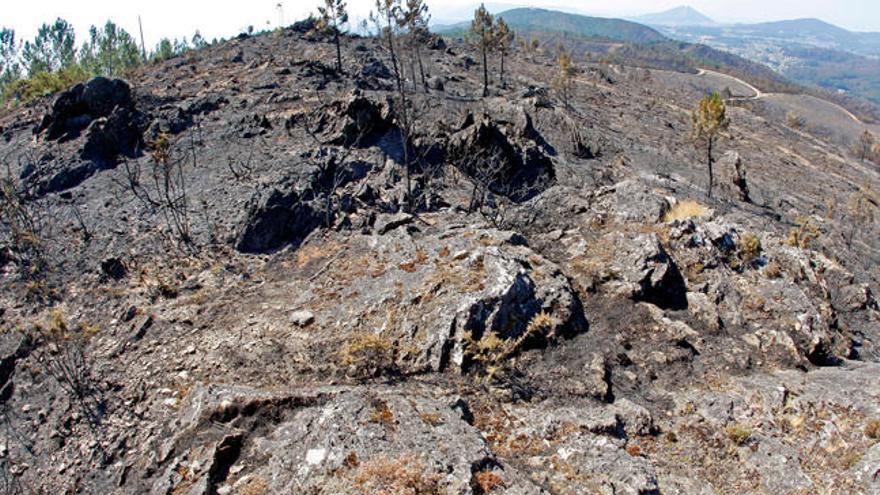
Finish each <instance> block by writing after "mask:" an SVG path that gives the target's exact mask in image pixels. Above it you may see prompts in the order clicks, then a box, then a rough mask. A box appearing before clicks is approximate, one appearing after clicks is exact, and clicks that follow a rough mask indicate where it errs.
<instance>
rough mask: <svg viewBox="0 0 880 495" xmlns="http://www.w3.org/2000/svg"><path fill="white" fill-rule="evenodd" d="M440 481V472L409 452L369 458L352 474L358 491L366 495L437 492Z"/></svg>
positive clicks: (409, 494)
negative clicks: (434, 471)
mask: <svg viewBox="0 0 880 495" xmlns="http://www.w3.org/2000/svg"><path fill="white" fill-rule="evenodd" d="M440 480H441V477H440V475H438V474H436V473H432V472H430V471H429V470H428V468H427V466H425V463H424V461H422V459H420V458H419V457H416V456H415V455H412V454H410V455H401V456H399V457H384V456H383V457H378V458H375V459H371V460H369V461H367V462H365V463H364V464H363V465H361V466H360V468H359V469H358V471H357V473H355V475H354V484H355V486H356V487H357V488H358V489H359V490H360V493H364V494H370V495H372V494H376V495H378V494H383V495H440V494H441V493H442V488H441V486H440Z"/></svg>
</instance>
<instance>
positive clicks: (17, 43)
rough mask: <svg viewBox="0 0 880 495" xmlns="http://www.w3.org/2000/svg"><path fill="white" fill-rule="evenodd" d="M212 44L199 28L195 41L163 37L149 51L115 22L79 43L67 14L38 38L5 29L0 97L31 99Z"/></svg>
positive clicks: (0, 43)
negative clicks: (30, 38) (28, 38)
mask: <svg viewBox="0 0 880 495" xmlns="http://www.w3.org/2000/svg"><path fill="white" fill-rule="evenodd" d="M206 46H208V43H207V41H206V40H205V39H204V38H203V37H202V35H201V34H199V33H198V32H196V33H195V34H194V35H193V37H192V40H190V41H187V39H186V38H185V37H184V38H183V39H181V40H177V39H175V40H173V41H172V40H169V39H162V40H161V41H160V42H159V44H158V45H157V46H156V47H155V49H154V50H152V51H151V52H150V53H149V54H148V53H146V51H145V50H143V49H142V48H141V47H139V46H138V43H137V42H136V41H135V39H134V38H133V37H132V35H131V34H129V33H128V32H127V31H125V30H124V29H122V28H121V27H119V26H118V25H117V24H115V23H114V22H112V21H107V22H106V23H105V24H104V25H103V26H102V27H100V28H99V27H97V26H92V27H91V28H90V29H89V38H88V39H87V40H85V41H83V43H82V44H80V45H77V40H76V34H75V32H74V29H73V26H71V25H70V23H68V22H67V21H65V20H64V19H60V18H59V19H57V20H56V21H55V22H54V23H52V24H43V25H42V26H40V28H39V30H38V32H37V34H36V36H35V37H34V39H33V40H26V41H22V40H20V39H18V38H17V37H16V34H15V31H14V30H13V29H10V28H2V29H0V102H2V104H3V105H6V106H8V105H10V104H17V103H26V102H29V101H31V100H33V99H34V98H38V97H41V96H45V95H49V94H52V93H56V92H58V91H61V90H63V89H66V88H68V87H70V86H71V85H73V84H75V83H78V82H81V81H85V80H86V79H89V78H90V77H94V76H107V77H115V76H124V75H126V74H128V73H129V71H131V70H133V69H135V68H136V67H139V66H141V65H143V64H144V63H147V62H150V61H158V60H165V59H168V58H171V57H175V56H178V55H181V54H183V53H185V52H187V51H189V50H192V49H200V48H204V47H206Z"/></svg>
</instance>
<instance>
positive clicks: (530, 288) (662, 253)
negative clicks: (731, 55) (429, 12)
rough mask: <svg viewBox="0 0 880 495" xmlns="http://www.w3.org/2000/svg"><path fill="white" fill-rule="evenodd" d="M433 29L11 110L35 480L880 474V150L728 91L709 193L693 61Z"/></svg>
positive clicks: (14, 391) (429, 483) (626, 488)
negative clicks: (848, 148)
mask: <svg viewBox="0 0 880 495" xmlns="http://www.w3.org/2000/svg"><path fill="white" fill-rule="evenodd" d="M421 53H422V56H423V57H424V62H425V64H424V65H425V70H426V72H427V73H428V75H427V76H428V77H427V81H426V82H427V83H428V84H427V86H428V90H427V92H426V91H425V90H424V89H423V87H422V85H421V84H419V82H420V81H416V80H413V79H416V78H415V77H413V78H410V80H407V81H405V84H406V92H407V100H408V101H409V105H408V106H407V107H406V111H405V112H404V107H402V106H401V103H400V100H399V98H398V97H397V92H396V91H395V90H394V88H395V83H394V79H393V77H392V73H393V67H392V65H391V63H390V61H389V57H388V54H387V52H386V51H385V50H384V49H383V48H382V46H381V45H380V44H379V43H378V41H377V40H372V39H356V38H345V39H343V50H342V57H343V65H344V67H345V73H344V74H337V73H336V72H335V70H333V68H332V60H333V56H334V47H333V45H332V44H330V43H329V42H327V41H326V40H322V39H315V38H313V37H312V36H310V35H308V33H307V32H306V31H305V30H302V29H297V28H291V29H287V30H283V31H279V32H275V33H272V34H269V35H265V36H259V37H242V38H240V39H236V40H233V41H230V42H227V43H224V44H221V45H218V46H213V47H210V48H208V49H205V50H200V51H197V52H193V53H190V54H188V55H186V56H185V57H179V58H175V59H172V60H168V61H165V62H162V63H160V64H156V65H150V66H147V67H144V68H143V69H141V70H140V71H139V72H137V73H135V74H133V75H132V76H131V77H130V78H129V80H128V82H127V83H121V82H115V81H107V80H95V81H90V82H88V83H86V84H85V85H83V86H82V87H78V88H74V89H72V90H71V91H69V92H66V93H64V94H62V95H59V96H58V97H56V98H53V99H46V100H45V101H41V102H37V103H35V104H33V105H30V106H27V107H24V108H21V109H19V110H17V111H15V112H14V113H12V114H9V115H6V116H4V117H3V118H2V119H0V126H2V129H3V131H2V151H3V153H2V156H3V159H4V165H5V167H4V205H3V208H4V210H3V215H4V217H3V221H4V224H3V228H4V230H3V234H4V238H3V242H4V243H5V244H4V246H3V251H2V262H3V278H2V284H3V285H2V286H3V289H2V300H0V304H2V308H0V317H2V327H3V329H4V332H3V334H2V336H0V350H2V361H0V362H2V366H0V372H2V373H0V383H2V393H0V401H2V407H3V412H4V414H3V421H4V427H3V428H2V429H0V430H2V431H4V432H5V433H4V435H5V436H4V441H3V443H2V445H3V448H2V475H3V479H4V482H5V483H7V485H5V486H8V487H10V488H9V490H10V491H11V492H13V493H14V492H15V491H16V490H17V491H19V492H24V493H31V492H34V493H38V492H44V491H53V492H65V493H74V492H83V493H193V494H195V493H209V494H213V493H251V494H253V493H280V492H293V493H334V494H336V493H397V491H395V490H398V491H400V493H476V494H479V493H511V494H513V493H594V492H595V493H633V494H652V493H664V494H665V493H687V494H692V493H719V492H721V493H822V492H826V491H834V490H837V491H840V492H846V493H876V491H877V490H878V482H880V480H878V477H877V475H876V471H877V469H878V468H880V467H878V465H877V464H878V456H880V451H878V449H880V446H878V444H877V436H878V428H880V426H878V425H880V424H878V423H877V420H878V419H880V401H878V400H877V398H878V396H880V381H878V380H877V379H876V378H877V376H878V373H880V348H878V343H880V322H878V306H877V302H876V299H875V296H874V294H876V293H877V290H878V281H880V272H878V268H877V266H878V264H877V262H878V258H880V236H878V235H877V219H878V215H876V214H874V215H871V214H870V213H871V212H876V208H877V202H878V199H877V195H876V194H877V193H876V191H877V190H880V176H878V170H877V169H876V167H873V166H871V165H869V164H867V163H866V162H860V161H857V160H855V159H853V158H851V157H850V156H849V155H848V154H847V153H846V152H845V150H842V149H840V148H838V147H836V146H834V145H832V144H829V143H826V142H824V141H822V140H820V139H819V138H817V137H814V136H811V135H809V134H807V133H804V132H801V131H796V130H792V129H789V128H787V127H782V126H779V125H776V124H774V123H773V122H772V121H768V120H765V119H764V117H763V116H762V115H760V114H758V113H755V112H757V111H758V109H757V107H745V106H743V107H739V106H736V105H737V103H736V102H735V101H731V102H730V105H731V107H730V108H729V109H728V111H729V115H730V118H731V121H732V125H731V127H730V129H729V130H728V131H727V132H726V135H725V136H724V138H723V139H722V140H721V141H720V143H721V144H720V147H721V154H723V157H722V158H721V159H720V160H719V162H718V163H717V164H716V174H717V177H716V188H715V190H714V192H713V195H712V199H707V197H706V192H707V191H706V186H707V183H708V180H707V174H706V170H705V165H704V164H703V162H702V159H703V155H704V151H702V150H699V149H696V148H695V147H694V145H693V143H692V142H691V139H690V134H691V132H690V125H691V124H690V113H689V112H690V108H692V107H693V105H694V104H695V102H696V100H697V99H698V98H699V97H700V96H702V95H703V94H704V93H703V90H701V89H700V88H698V86H697V85H696V84H693V85H691V84H682V83H681V81H680V78H689V77H694V78H696V77H698V76H689V75H684V74H670V73H664V72H662V71H651V72H649V71H645V70H642V69H633V68H629V67H620V66H611V67H609V66H585V67H581V68H580V69H579V71H578V73H577V74H576V76H575V90H574V94H573V96H572V98H571V101H570V106H568V105H564V104H563V102H562V101H561V100H560V98H559V96H558V94H557V93H556V92H555V91H554V90H552V89H551V81H552V78H553V77H554V76H553V74H555V71H556V68H555V67H554V65H553V58H552V57H551V56H550V55H549V54H548V55H545V54H543V53H540V52H538V53H532V54H523V53H514V54H513V55H512V56H511V58H512V60H510V61H509V63H508V64H507V68H508V72H507V73H506V74H505V79H504V82H503V83H501V82H499V80H498V79H499V78H498V77H497V76H496V75H495V73H494V71H493V85H492V87H491V88H490V96H489V97H487V98H479V97H478V95H480V94H481V90H482V87H481V84H482V71H481V70H480V69H481V68H480V67H479V66H477V65H475V62H474V60H475V59H476V58H477V57H476V56H475V55H476V54H474V53H472V52H471V51H470V49H469V48H468V47H466V46H463V45H458V44H454V43H453V44H450V45H449V46H448V47H447V46H446V45H445V43H442V42H440V41H438V40H436V39H435V40H432V42H431V43H430V44H429V45H426V46H424V47H422V49H421ZM405 65H406V73H407V74H410V73H411V72H412V73H418V72H417V71H416V70H413V71H411V70H410V67H409V64H408V63H407V64H405ZM493 65H494V63H493ZM493 69H494V67H493ZM111 102H112V105H111V104H110V103H111ZM404 115H405V117H404ZM407 124H408V125H407ZM402 128H403V129H402ZM401 130H403V131H404V132H401ZM402 135H403V136H408V137H409V139H408V142H407V145H406V146H404V145H403V140H402V139H401V136H402ZM406 164H409V167H407V166H406ZM407 490H409V491H407Z"/></svg>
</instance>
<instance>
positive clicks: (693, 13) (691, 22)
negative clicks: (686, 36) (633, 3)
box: [632, 6, 718, 26]
mask: <svg viewBox="0 0 880 495" xmlns="http://www.w3.org/2000/svg"><path fill="white" fill-rule="evenodd" d="M632 20H633V21H635V22H638V23H641V24H647V25H649V26H717V25H718V23H717V22H715V21H713V20H712V19H710V18H709V17H706V16H705V15H703V14H702V13H700V12H698V11H697V10H696V9H694V8H693V7H688V6H682V7H676V8H674V9H670V10H666V11H664V12H658V13H656V14H647V15H642V16H638V17H633V18H632Z"/></svg>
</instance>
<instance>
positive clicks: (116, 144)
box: [80, 107, 146, 160]
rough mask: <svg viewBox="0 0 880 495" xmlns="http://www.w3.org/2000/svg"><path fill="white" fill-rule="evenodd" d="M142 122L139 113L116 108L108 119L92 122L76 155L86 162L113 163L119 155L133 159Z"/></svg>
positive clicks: (139, 142)
mask: <svg viewBox="0 0 880 495" xmlns="http://www.w3.org/2000/svg"><path fill="white" fill-rule="evenodd" d="M145 127H146V119H145V117H144V116H143V115H142V114H140V113H139V112H136V111H133V110H131V109H129V108H125V107H116V108H115V109H114V110H113V111H112V112H111V113H110V115H109V116H108V117H106V118H100V119H97V120H94V121H92V123H91V124H90V125H89V127H88V129H87V130H86V142H85V145H83V148H82V151H81V153H80V156H81V157H82V158H84V159H89V160H114V159H115V158H116V157H117V156H119V155H126V156H130V157H133V156H134V155H135V153H136V151H137V150H138V149H139V148H140V147H141V144H142V143H141V133H142V132H143V130H144V128H145Z"/></svg>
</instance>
